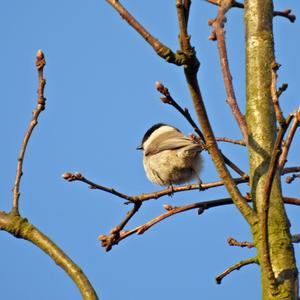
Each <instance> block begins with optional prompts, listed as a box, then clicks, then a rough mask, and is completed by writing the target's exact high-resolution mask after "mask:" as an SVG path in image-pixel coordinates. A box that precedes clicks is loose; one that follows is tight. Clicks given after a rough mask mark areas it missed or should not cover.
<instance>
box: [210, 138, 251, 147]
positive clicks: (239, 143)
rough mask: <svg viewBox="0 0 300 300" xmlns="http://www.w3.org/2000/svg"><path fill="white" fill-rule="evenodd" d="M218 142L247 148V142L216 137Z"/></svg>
mask: <svg viewBox="0 0 300 300" xmlns="http://www.w3.org/2000/svg"><path fill="white" fill-rule="evenodd" d="M216 141H217V142H226V143H231V144H235V145H240V146H246V144H245V142H244V141H242V140H235V139H231V138H227V137H216Z"/></svg>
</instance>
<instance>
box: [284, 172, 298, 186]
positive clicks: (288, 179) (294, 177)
mask: <svg viewBox="0 0 300 300" xmlns="http://www.w3.org/2000/svg"><path fill="white" fill-rule="evenodd" d="M296 178H300V174H293V175H292V176H287V177H286V179H285V182H286V183H288V184H290V183H292V182H293V181H294V180H295V179H296Z"/></svg>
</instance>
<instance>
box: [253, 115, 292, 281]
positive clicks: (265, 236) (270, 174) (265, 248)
mask: <svg viewBox="0 0 300 300" xmlns="http://www.w3.org/2000/svg"><path fill="white" fill-rule="evenodd" d="M291 120H292V115H291V114H290V115H289V116H288V118H287V120H286V122H285V124H281V127H280V130H279V132H278V135H277V138H276V141H275V144H274V148H273V151H272V155H271V160H270V164H269V168H268V171H267V176H266V178H267V179H266V185H265V189H264V191H263V201H262V209H261V213H260V214H259V219H260V226H261V232H262V247H261V252H262V264H263V266H264V267H265V268H266V272H267V274H268V278H269V280H270V282H271V284H272V285H273V284H275V282H276V280H275V275H274V271H273V269H272V264H271V257H270V249H269V230H268V229H269V226H268V216H269V203H270V195H271V190H272V185H273V180H274V177H275V174H276V171H277V170H278V160H279V156H280V154H281V144H282V140H283V138H284V134H285V132H286V130H287V128H288V126H289V124H290V122H291Z"/></svg>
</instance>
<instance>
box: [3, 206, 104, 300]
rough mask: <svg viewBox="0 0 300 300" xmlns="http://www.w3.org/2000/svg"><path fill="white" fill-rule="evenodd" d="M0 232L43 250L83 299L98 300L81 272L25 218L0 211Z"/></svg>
mask: <svg viewBox="0 0 300 300" xmlns="http://www.w3.org/2000/svg"><path fill="white" fill-rule="evenodd" d="M0 230H5V231H7V232H8V233H10V234H12V235H14V236H15V237H17V238H22V239H24V240H27V241H29V242H31V243H33V244H34V245H36V246H37V247H39V248H40V249H41V250H43V251H44V252H45V253H46V254H47V255H49V256H50V257H51V258H52V259H53V260H54V262H55V263H56V264H57V265H59V266H60V267H61V268H62V269H63V270H64V271H65V272H66V273H67V274H68V275H69V276H70V278H71V279H72V280H73V281H74V283H75V284H76V285H77V287H78V288H79V290H80V293H81V295H82V297H83V299H86V300H97V299H98V296H97V294H96V292H95V290H94V288H93V287H92V285H91V283H90V282H89V280H88V278H87V277H86V275H85V274H84V273H83V271H82V270H81V269H80V268H79V267H78V266H77V265H76V264H75V263H74V262H73V261H72V260H71V259H70V258H69V257H68V256H67V255H66V254H65V253H64V252H63V251H62V250H61V249H60V248H59V247H58V246H57V245H56V244H55V243H54V242H53V241H51V240H50V239H49V238H48V237H47V236H46V235H45V234H43V233H42V232H41V231H40V230H38V229H37V228H36V227H35V226H33V225H32V224H30V223H29V222H28V220H27V219H26V218H22V217H20V216H17V215H14V214H12V213H10V214H7V213H5V212H3V211H0Z"/></svg>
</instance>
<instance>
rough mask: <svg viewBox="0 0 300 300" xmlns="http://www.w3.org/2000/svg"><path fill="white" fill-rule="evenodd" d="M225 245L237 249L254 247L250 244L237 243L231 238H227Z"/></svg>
mask: <svg viewBox="0 0 300 300" xmlns="http://www.w3.org/2000/svg"><path fill="white" fill-rule="evenodd" d="M227 243H228V244H229V245H230V246H237V247H242V248H244V247H247V248H253V247H255V245H254V244H253V243H251V242H238V241H237V240H236V239H234V238H233V237H229V238H228V239H227Z"/></svg>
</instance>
